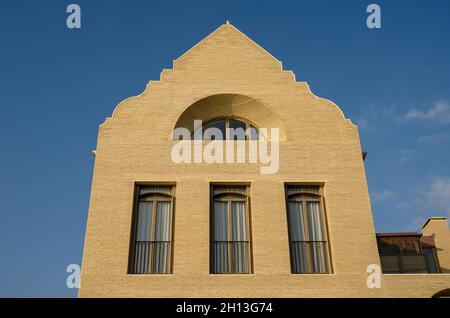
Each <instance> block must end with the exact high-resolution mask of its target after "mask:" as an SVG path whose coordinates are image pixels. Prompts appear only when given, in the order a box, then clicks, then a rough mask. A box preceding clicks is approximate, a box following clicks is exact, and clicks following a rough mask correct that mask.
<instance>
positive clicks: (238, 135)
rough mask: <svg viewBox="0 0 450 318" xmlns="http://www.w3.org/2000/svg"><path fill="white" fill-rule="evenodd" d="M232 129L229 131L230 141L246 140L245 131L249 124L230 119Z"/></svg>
mask: <svg viewBox="0 0 450 318" xmlns="http://www.w3.org/2000/svg"><path fill="white" fill-rule="evenodd" d="M229 125H230V128H229V129H228V136H229V138H228V139H230V140H245V130H246V129H247V124H246V123H245V122H243V121H240V120H236V119H230V121H229Z"/></svg>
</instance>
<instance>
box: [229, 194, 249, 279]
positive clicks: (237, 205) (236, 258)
mask: <svg viewBox="0 0 450 318" xmlns="http://www.w3.org/2000/svg"><path fill="white" fill-rule="evenodd" d="M231 214H232V218H233V223H232V227H233V228H232V240H233V245H232V247H233V268H234V272H235V273H249V272H250V268H249V264H250V262H249V248H250V247H249V242H248V241H249V240H248V233H247V228H248V227H247V214H246V211H245V202H231Z"/></svg>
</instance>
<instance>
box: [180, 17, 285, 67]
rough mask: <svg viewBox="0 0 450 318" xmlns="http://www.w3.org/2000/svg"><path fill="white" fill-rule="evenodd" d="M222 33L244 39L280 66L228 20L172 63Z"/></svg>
mask: <svg viewBox="0 0 450 318" xmlns="http://www.w3.org/2000/svg"><path fill="white" fill-rule="evenodd" d="M222 32H231V33H236V34H238V35H239V36H241V37H244V38H245V39H246V40H247V41H248V44H249V45H251V46H254V47H255V48H257V49H258V50H259V51H261V52H262V53H264V54H266V55H268V56H270V57H271V58H272V59H273V60H274V61H276V62H277V63H279V64H280V65H281V61H279V60H278V59H276V58H275V57H274V56H273V55H272V54H270V53H269V52H268V51H266V50H265V49H264V48H263V47H261V46H260V45H258V44H257V43H256V42H255V41H253V40H252V39H250V38H249V37H248V36H247V35H245V34H244V33H243V32H242V31H241V30H239V29H238V28H236V27H235V26H234V25H233V24H231V22H230V20H226V21H225V24H222V25H220V26H219V27H218V28H217V29H215V30H214V31H213V32H211V33H210V34H209V35H208V36H206V37H205V38H204V39H203V40H201V41H200V42H198V43H197V44H195V45H194V46H193V47H191V48H190V49H189V50H187V51H186V52H185V53H183V54H182V55H181V56H180V57H178V58H177V59H176V60H174V63H177V62H179V61H180V60H182V59H183V58H184V57H186V56H187V55H189V54H190V52H191V51H193V50H196V49H197V48H199V47H201V46H202V44H203V43H204V42H206V41H209V40H214V39H215V38H216V37H218V36H219V34H221V33H222Z"/></svg>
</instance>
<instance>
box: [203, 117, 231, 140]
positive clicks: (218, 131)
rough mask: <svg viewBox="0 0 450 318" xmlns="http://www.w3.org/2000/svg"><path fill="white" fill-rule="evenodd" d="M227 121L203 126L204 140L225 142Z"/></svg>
mask: <svg viewBox="0 0 450 318" xmlns="http://www.w3.org/2000/svg"><path fill="white" fill-rule="evenodd" d="M225 124H226V121H225V120H223V119H221V120H215V121H212V122H209V123H207V124H205V125H204V126H203V140H224V139H225V138H224V137H225Z"/></svg>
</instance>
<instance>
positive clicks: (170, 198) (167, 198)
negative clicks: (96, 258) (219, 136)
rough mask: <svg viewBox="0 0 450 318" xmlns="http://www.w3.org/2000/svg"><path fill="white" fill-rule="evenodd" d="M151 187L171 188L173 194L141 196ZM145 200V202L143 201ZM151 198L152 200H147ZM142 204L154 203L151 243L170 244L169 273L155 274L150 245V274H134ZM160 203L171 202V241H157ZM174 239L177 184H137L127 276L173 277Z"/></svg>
mask: <svg viewBox="0 0 450 318" xmlns="http://www.w3.org/2000/svg"><path fill="white" fill-rule="evenodd" d="M151 187H167V188H170V190H171V191H170V192H171V194H165V193H161V192H148V193H144V194H140V192H141V190H142V189H145V188H151ZM141 198H144V199H145V200H141ZM149 198H151V200H147V199H149ZM141 202H152V222H151V226H152V229H151V233H152V237H151V240H150V241H148V242H150V243H155V242H170V254H169V255H170V256H169V257H170V259H169V271H168V272H167V273H155V272H154V250H155V248H154V245H150V253H149V261H148V262H149V272H148V273H134V266H135V253H136V242H137V240H136V238H137V234H138V225H139V205H140V203H141ZM158 202H170V204H171V205H170V221H169V224H170V241H156V240H155V236H156V224H157V222H156V221H157V220H156V219H157V216H156V215H157V213H156V209H157V203H158ZM174 237H175V184H164V183H155V184H153V183H152V184H135V186H134V196H133V211H132V220H131V233H130V247H129V256H128V269H127V274H129V275H171V274H173V256H174Z"/></svg>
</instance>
